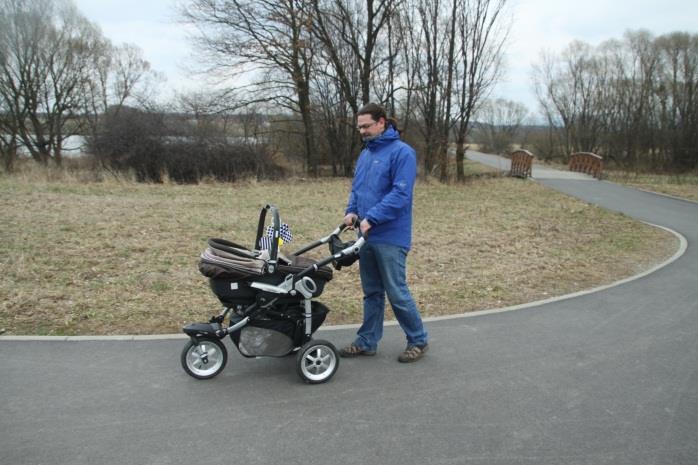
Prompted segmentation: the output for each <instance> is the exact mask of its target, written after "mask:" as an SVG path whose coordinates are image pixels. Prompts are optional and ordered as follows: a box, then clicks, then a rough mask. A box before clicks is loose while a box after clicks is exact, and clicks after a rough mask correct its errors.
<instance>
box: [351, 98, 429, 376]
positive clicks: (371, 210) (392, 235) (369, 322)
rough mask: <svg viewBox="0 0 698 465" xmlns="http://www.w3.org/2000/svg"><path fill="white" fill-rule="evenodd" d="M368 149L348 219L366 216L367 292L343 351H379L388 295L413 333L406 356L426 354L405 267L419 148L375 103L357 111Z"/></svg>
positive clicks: (358, 166)
mask: <svg viewBox="0 0 698 465" xmlns="http://www.w3.org/2000/svg"><path fill="white" fill-rule="evenodd" d="M357 128H358V130H359V132H360V133H361V138H362V139H363V141H364V144H365V146H364V149H363V150H362V152H361V154H360V155H359V160H358V162H357V163H356V171H355V174H354V181H353V183H352V187H351V193H350V195H349V202H348V205H347V209H346V213H345V214H346V216H345V217H344V224H346V225H353V224H355V221H357V220H359V221H360V226H359V227H360V230H361V233H362V234H363V235H364V237H366V243H365V244H364V246H363V247H362V248H361V254H360V260H359V268H360V273H361V286H362V288H363V292H364V315H363V324H362V325H361V328H359V331H358V332H357V337H356V339H355V340H354V342H352V343H351V344H349V345H348V346H347V347H345V348H344V349H342V350H341V351H340V355H341V356H342V357H356V356H360V355H375V354H376V350H377V348H378V342H379V341H380V339H381V337H382V336H383V316H384V309H385V296H386V295H387V296H388V300H389V301H390V305H391V306H392V308H393V313H394V314H395V318H396V319H397V321H398V323H399V324H400V327H401V328H402V330H403V331H404V332H405V336H406V337H407V348H406V349H405V351H404V352H403V353H402V354H401V355H400V356H399V358H398V360H399V361H400V362H403V363H405V362H415V361H417V360H419V359H420V358H422V357H423V356H424V354H425V353H426V351H427V349H428V347H429V345H428V343H427V333H426V331H425V330H424V326H423V324H422V318H421V316H420V314H419V311H418V310H417V306H416V304H415V302H414V299H413V298H412V295H411V294H410V291H409V289H408V287H407V281H406V275H405V267H406V261H407V253H408V251H409V249H410V245H411V241H412V192H413V188H414V182H415V178H416V175H417V159H416V158H417V157H416V154H415V151H414V149H412V147H410V146H409V145H407V144H406V143H404V142H402V141H401V140H400V134H399V132H398V130H397V127H396V124H395V122H394V120H392V119H389V118H388V117H387V114H386V112H385V109H383V108H382V107H381V106H379V105H376V104H375V103H369V104H367V105H365V106H364V107H362V108H361V109H360V110H359V112H358V116H357Z"/></svg>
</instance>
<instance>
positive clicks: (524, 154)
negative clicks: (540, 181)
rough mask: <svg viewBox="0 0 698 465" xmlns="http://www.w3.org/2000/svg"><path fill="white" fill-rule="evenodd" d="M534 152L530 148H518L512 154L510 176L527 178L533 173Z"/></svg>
mask: <svg viewBox="0 0 698 465" xmlns="http://www.w3.org/2000/svg"><path fill="white" fill-rule="evenodd" d="M531 165H533V154H532V153H531V152H529V151H528V150H517V151H515V152H513V153H512V154H511V170H510V171H509V176H515V177H517V178H524V179H525V178H527V177H529V176H530V175H531Z"/></svg>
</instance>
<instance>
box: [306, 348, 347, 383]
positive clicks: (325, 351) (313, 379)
mask: <svg viewBox="0 0 698 465" xmlns="http://www.w3.org/2000/svg"><path fill="white" fill-rule="evenodd" d="M338 367H339V356H338V354H337V349H336V348H335V347H334V346H333V345H332V344H331V343H330V342H327V341H322V340H317V341H309V342H307V343H306V344H305V345H304V346H303V347H301V350H299V351H298V355H296V371H297V372H298V375H299V376H300V377H301V379H302V380H303V381H305V382H306V383H309V384H319V383H325V382H327V381H329V380H330V378H332V376H334V374H335V372H336V371H337V368H338Z"/></svg>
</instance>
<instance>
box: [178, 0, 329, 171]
mask: <svg viewBox="0 0 698 465" xmlns="http://www.w3.org/2000/svg"><path fill="white" fill-rule="evenodd" d="M181 13H182V17H183V18H184V20H185V21H186V22H189V23H192V24H194V25H196V26H197V27H198V29H199V31H200V34H199V35H198V37H197V38H196V44H197V46H198V47H199V49H200V50H201V51H202V52H203V53H204V54H205V58H207V59H208V63H209V65H210V68H211V69H212V70H215V71H217V72H219V73H231V74H234V75H239V74H240V73H243V72H250V71H253V72H256V73H258V76H261V77H262V79H261V80H258V81H257V82H255V84H254V86H253V87H254V88H255V90H256V91H258V92H259V91H261V92H263V93H266V94H267V95H269V98H270V99H273V100H275V101H276V102H277V104H278V105H281V106H283V107H284V108H287V109H289V110H291V111H293V112H296V113H298V114H300V117H301V120H302V122H303V135H304V141H305V156H306V167H307V170H308V171H309V172H311V173H317V164H318V160H317V153H316V150H315V144H316V141H315V130H314V126H313V119H312V114H311V110H312V108H311V95H310V74H311V69H312V61H313V55H314V47H313V46H312V43H311V42H312V37H311V34H310V26H311V24H312V19H311V14H312V10H311V5H310V1H309V0H308V1H305V0H282V1H267V0H256V1H251V0H231V1H227V0H190V1H189V2H188V3H187V4H186V5H185V6H184V7H183V8H182V9H181ZM228 77H230V74H228ZM255 100H259V96H257V97H255Z"/></svg>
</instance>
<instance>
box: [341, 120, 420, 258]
mask: <svg viewBox="0 0 698 465" xmlns="http://www.w3.org/2000/svg"><path fill="white" fill-rule="evenodd" d="M416 176H417V155H416V153H415V151H414V149H413V148H412V147H410V146H409V145H407V144H406V143H404V142H402V141H401V140H400V134H399V133H398V132H397V130H395V128H393V126H392V125H390V126H388V129H386V130H385V132H383V134H381V135H380V136H379V137H378V138H376V139H374V140H371V141H369V142H367V143H366V146H365V147H364V149H363V150H362V151H361V154H360V155H359V160H358V161H357V162H356V170H355V173H354V181H353V182H352V186H351V193H350V194H349V203H348V205H347V210H346V213H355V214H357V215H358V216H359V219H360V220H361V219H366V220H368V222H369V223H371V230H370V231H369V233H368V240H369V241H370V242H373V243H382V244H392V245H397V246H400V247H405V248H408V249H409V248H410V245H411V243H412V193H413V190H414V182H415V178H416Z"/></svg>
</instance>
